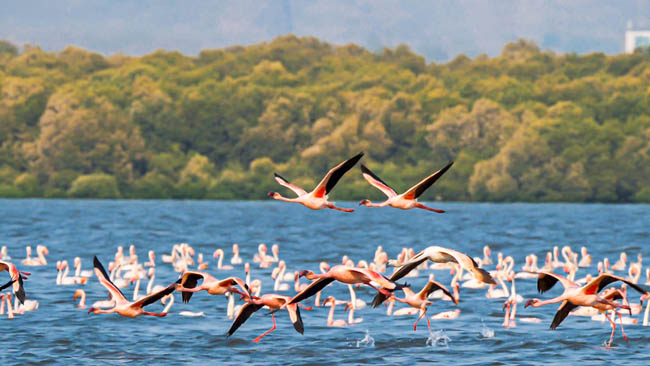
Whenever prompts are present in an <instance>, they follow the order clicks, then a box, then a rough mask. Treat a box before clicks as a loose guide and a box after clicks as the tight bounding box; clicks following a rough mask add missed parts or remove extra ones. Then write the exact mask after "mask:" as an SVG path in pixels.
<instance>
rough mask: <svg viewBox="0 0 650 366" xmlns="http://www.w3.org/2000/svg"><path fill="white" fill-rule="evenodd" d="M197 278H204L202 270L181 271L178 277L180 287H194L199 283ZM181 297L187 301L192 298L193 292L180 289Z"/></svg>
mask: <svg viewBox="0 0 650 366" xmlns="http://www.w3.org/2000/svg"><path fill="white" fill-rule="evenodd" d="M199 280H205V274H204V273H202V272H195V271H187V272H185V273H183V276H181V278H180V281H181V282H180V284H181V286H182V287H185V288H195V287H196V285H197V284H198V283H199ZM181 292H182V294H181V297H182V298H183V302H189V301H190V299H191V298H192V294H193V292H186V291H181Z"/></svg>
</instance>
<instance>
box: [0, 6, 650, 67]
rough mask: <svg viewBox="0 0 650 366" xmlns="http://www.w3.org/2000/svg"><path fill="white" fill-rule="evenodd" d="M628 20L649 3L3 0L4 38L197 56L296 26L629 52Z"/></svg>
mask: <svg viewBox="0 0 650 366" xmlns="http://www.w3.org/2000/svg"><path fill="white" fill-rule="evenodd" d="M628 21H632V23H633V24H635V25H637V26H646V27H648V28H650V1H646V0H617V1H611V0H572V1H560V0H548V1H518V0H498V1H495V0H472V1H456V0H442V1H417V2H416V1H413V2H411V1H406V2H404V1H388V0H359V1H349V0H309V1H307V0H266V1H264V0H239V1H212V0H211V1H171V0H143V1H116V0H96V1H79V0H61V1H48V0H24V1H2V2H0V39H6V40H9V41H11V42H13V43H15V44H18V45H23V44H25V43H32V44H38V45H39V46H40V47H42V48H43V49H44V50H49V51H59V50H62V49H63V48H65V46H67V45H76V46H79V47H82V48H85V49H88V50H92V51H96V52H100V53H102V54H105V55H109V54H114V53H119V52H122V53H125V54H130V55H143V54H148V53H150V52H152V51H154V50H156V49H161V48H163V49H167V50H178V51H180V52H182V53H184V54H188V55H196V54H197V53H198V52H199V51H200V50H201V49H208V48H223V47H228V46H232V45H249V44H254V43H258V42H262V41H269V40H272V39H273V38H275V37H277V36H279V35H283V34H287V33H294V34H296V35H298V36H304V35H309V36H315V37H317V38H319V39H321V40H323V41H328V42H332V43H334V44H347V43H350V42H354V43H357V44H359V45H361V46H364V47H366V48H368V49H370V50H377V49H380V48H381V47H383V46H388V47H395V46H396V45H398V44H400V43H406V44H409V45H410V47H411V48H412V49H413V50H414V51H415V52H417V53H419V54H422V55H424V56H425V57H426V58H427V59H428V60H436V61H446V60H450V59H452V58H453V57H455V56H456V55H458V54H459V53H465V54H467V55H468V56H470V57H474V56H477V55H479V54H481V53H486V54H488V55H490V56H495V55H498V54H499V52H500V51H501V49H502V47H503V45H504V44H505V43H507V42H510V41H514V40H516V39H518V38H526V39H531V40H534V41H535V42H536V43H537V44H539V45H540V47H541V48H542V49H551V50H553V51H555V52H558V53H566V52H577V53H579V54H583V53H589V52H597V51H600V52H605V53H607V54H618V53H621V52H622V50H623V37H624V32H625V29H626V26H627V23H628Z"/></svg>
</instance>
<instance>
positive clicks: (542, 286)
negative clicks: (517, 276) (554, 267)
mask: <svg viewBox="0 0 650 366" xmlns="http://www.w3.org/2000/svg"><path fill="white" fill-rule="evenodd" d="M531 273H537V274H538V277H537V291H539V293H540V294H543V293H544V292H546V291H548V290H550V289H551V288H553V286H555V284H556V283H557V282H558V281H560V283H562V286H564V288H568V287H577V285H576V284H575V283H574V282H573V281H571V280H569V279H568V278H566V277H564V276H560V275H559V274H557V273H553V272H546V271H541V272H531Z"/></svg>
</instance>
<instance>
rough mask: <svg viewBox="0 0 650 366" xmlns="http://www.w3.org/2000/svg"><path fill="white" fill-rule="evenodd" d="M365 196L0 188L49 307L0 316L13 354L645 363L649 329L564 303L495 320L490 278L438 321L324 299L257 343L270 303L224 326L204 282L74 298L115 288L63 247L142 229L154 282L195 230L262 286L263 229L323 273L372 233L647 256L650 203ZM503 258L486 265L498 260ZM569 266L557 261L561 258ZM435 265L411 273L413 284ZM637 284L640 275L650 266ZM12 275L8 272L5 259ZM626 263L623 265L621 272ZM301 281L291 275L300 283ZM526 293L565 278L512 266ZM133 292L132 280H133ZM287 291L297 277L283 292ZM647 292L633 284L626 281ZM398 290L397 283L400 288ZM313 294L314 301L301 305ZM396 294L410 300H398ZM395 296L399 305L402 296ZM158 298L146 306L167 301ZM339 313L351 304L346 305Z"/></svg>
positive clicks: (268, 285) (195, 241) (501, 248)
mask: <svg viewBox="0 0 650 366" xmlns="http://www.w3.org/2000/svg"><path fill="white" fill-rule="evenodd" d="M339 205H340V206H343V207H355V208H356V209H357V211H356V212H354V213H349V214H348V213H343V212H338V211H333V210H327V211H312V210H309V209H306V208H304V207H302V206H299V205H296V204H290V203H284V202H276V201H265V202H239V201H234V202H214V201H119V200H107V201H100V200H98V201H95V200H88V201H86V200H0V214H1V219H0V233H1V234H0V245H6V246H7V247H8V249H9V255H10V256H12V257H13V259H12V260H11V261H12V262H14V263H16V264H17V265H18V266H19V268H20V269H22V270H25V271H29V272H32V275H31V276H30V278H29V280H28V281H26V282H25V290H26V292H27V298H28V299H33V300H37V301H39V303H40V306H39V309H38V310H36V311H34V312H29V313H26V314H25V315H18V316H16V318H14V319H12V320H9V319H7V318H6V316H1V317H0V329H1V331H2V333H3V334H4V336H3V341H2V345H3V346H4V347H3V348H4V350H3V352H0V362H1V363H2V364H3V365H4V364H35V363H39V364H66V365H70V364H81V365H86V364H88V365H91V364H92V365H94V364H97V362H98V360H99V361H100V362H101V364H126V363H130V362H134V363H136V364H143V363H145V362H154V364H166V365H189V364H208V363H209V364H232V365H242V364H245V363H249V364H256V365H262V364H264V365H267V364H291V365H331V364H336V363H346V364H366V363H372V364H398V363H400V364H424V363H426V362H429V361H436V362H440V363H452V364H458V365H465V364H467V365H478V364H496V365H498V364H508V365H510V364H540V365H541V364H544V365H560V364H577V363H581V364H603V363H604V362H616V363H617V364H623V363H625V364H626V365H634V364H639V365H647V364H648V356H647V355H648V353H649V352H650V342H649V341H650V328H644V327H642V326H641V325H626V326H625V331H626V334H627V335H628V337H629V338H630V342H629V343H628V342H625V341H624V340H623V338H622V336H621V333H620V329H618V328H617V330H616V334H615V336H614V343H613V345H612V347H609V348H608V347H604V346H603V344H604V343H605V342H606V341H607V340H608V338H609V334H610V331H611V328H610V326H609V324H608V323H607V322H604V323H601V322H595V321H592V320H590V319H589V318H586V317H574V316H569V317H568V318H567V319H566V320H565V321H564V322H563V323H562V324H561V325H560V327H559V328H558V329H557V330H554V331H552V330H549V325H550V323H551V320H552V319H553V315H554V313H555V311H556V308H557V306H556V305H550V306H546V307H542V308H537V309H532V308H528V309H524V306H523V303H522V304H520V306H519V308H518V311H517V315H518V316H535V317H539V318H541V319H542V323H540V324H534V323H522V322H518V323H517V327H516V328H511V329H505V328H503V327H502V326H501V323H502V322H503V312H502V310H501V308H502V305H503V302H504V300H505V299H488V298H486V296H485V290H481V289H465V288H463V289H461V296H460V303H459V305H458V306H457V307H456V306H455V305H453V303H450V302H447V301H441V300H435V303H434V304H433V305H432V306H430V307H429V315H432V314H435V313H437V312H440V311H447V310H453V309H456V308H458V309H460V310H461V314H460V316H459V317H458V319H456V320H435V321H434V320H432V322H431V325H432V333H431V334H430V333H429V332H428V330H427V325H426V321H425V320H422V321H421V322H420V323H419V326H418V330H417V331H415V332H414V331H413V322H414V321H415V317H414V316H402V317H388V316H387V315H386V314H385V313H386V308H385V307H384V306H382V307H381V308H377V309H371V308H370V307H366V308H364V309H360V310H357V312H356V313H355V315H356V316H357V317H360V318H363V322H361V323H360V324H355V325H353V326H350V327H346V328H328V327H327V326H326V319H327V315H328V312H329V307H326V308H324V307H320V308H314V309H313V310H312V311H303V312H302V317H303V321H304V325H305V334H304V335H300V334H298V333H296V332H295V330H294V329H293V327H292V326H291V323H290V321H289V318H288V315H287V313H286V312H285V311H284V310H283V311H279V312H278V313H277V315H278V316H276V320H277V330H276V331H274V332H272V333H271V334H269V335H268V336H266V337H264V339H263V340H262V342H261V343H259V344H256V343H252V342H251V340H252V339H253V338H255V337H256V336H258V335H259V334H261V333H262V332H264V331H265V330H267V329H269V328H270V327H271V325H272V323H271V317H270V316H269V315H268V311H266V310H260V311H259V312H257V313H255V314H254V315H253V316H252V317H251V319H249V320H248V322H246V323H245V324H244V325H243V326H242V327H241V328H240V329H239V330H238V331H237V332H236V333H235V334H234V335H233V336H232V337H230V338H226V337H225V333H226V331H227V330H228V328H229V327H230V324H231V322H232V321H231V320H229V319H227V317H226V314H225V309H226V305H227V300H226V298H225V297H222V296H221V297H216V296H210V295H208V294H206V293H205V292H202V293H198V294H195V295H194V297H193V298H192V301H191V302H190V303H189V304H182V303H181V301H180V295H178V294H176V303H175V304H174V306H173V307H172V308H171V310H170V314H169V315H168V316H167V317H164V318H154V317H139V318H135V319H127V318H123V317H120V316H118V315H116V314H108V315H104V314H96V315H95V314H92V315H89V314H88V313H87V310H78V309H76V308H75V304H74V302H73V299H72V296H73V294H74V292H75V289H77V288H83V289H84V290H85V291H86V293H87V294H88V299H87V303H89V304H92V302H94V301H96V300H103V299H105V298H106V297H107V292H106V290H105V289H104V288H103V286H101V285H100V284H99V282H98V281H97V278H96V277H92V278H90V280H89V282H88V284H86V285H83V286H75V285H73V286H56V285H55V279H56V275H57V271H56V261H57V260H61V259H66V260H67V261H68V262H69V263H70V264H72V260H73V258H74V257H76V256H79V257H81V259H82V261H83V267H84V269H91V265H92V258H93V256H94V255H97V256H98V258H99V259H100V260H101V261H102V262H103V263H104V265H105V266H108V262H109V261H111V260H112V259H113V257H114V254H115V250H116V247H117V246H118V245H122V246H124V247H125V251H127V250H128V246H129V245H130V244H134V245H135V246H136V248H137V253H138V255H139V258H140V259H141V261H144V260H146V254H147V251H148V250H150V249H152V250H154V251H155V252H156V254H157V258H156V260H157V269H158V270H157V271H156V284H160V285H167V284H169V283H171V282H172V281H174V280H176V279H177V278H178V273H176V272H174V271H173V269H172V267H171V266H170V265H169V264H165V263H162V262H161V260H160V258H161V256H162V254H165V253H167V254H168V253H169V252H170V251H171V247H172V245H173V244H176V243H181V242H187V243H189V244H191V245H192V246H193V247H194V249H195V250H196V251H197V253H198V252H201V253H204V255H205V256H206V259H207V260H208V261H209V262H210V267H209V268H208V269H207V271H208V272H210V273H212V274H214V275H215V276H216V277H218V278H223V277H226V276H229V275H236V276H239V277H242V278H243V277H244V270H243V265H239V266H235V268H234V269H233V270H230V271H217V270H216V269H215V268H216V267H215V260H214V259H213V258H212V252H213V251H214V250H215V249H216V248H223V249H224V250H225V251H226V254H227V255H226V257H227V259H228V260H229V259H230V257H231V253H232V249H231V248H232V244H233V243H239V246H240V249H241V256H242V257H243V259H244V261H250V262H251V267H252V277H253V278H254V279H255V278H258V279H261V280H262V283H263V287H262V293H268V292H273V291H272V286H273V281H272V280H271V277H270V272H271V268H268V269H260V268H258V267H257V266H256V265H255V264H254V263H252V257H253V255H254V253H255V252H256V251H257V246H258V244H259V243H266V244H267V245H268V246H269V247H270V245H271V244H273V243H277V244H279V245H280V258H281V259H284V260H285V261H286V263H287V267H288V268H289V269H290V270H291V271H294V270H298V271H300V270H302V269H311V270H314V271H315V272H318V264H319V262H320V261H327V262H328V263H330V264H337V263H340V261H341V257H342V256H343V255H344V254H347V255H348V256H349V257H350V258H351V259H353V260H354V261H355V262H356V261H358V260H361V259H365V260H367V261H371V260H372V258H373V255H374V252H375V249H376V247H377V245H382V246H383V248H384V250H386V251H387V252H388V254H389V255H390V257H391V258H394V257H395V256H396V255H397V254H398V253H399V251H400V250H401V248H402V247H413V248H414V249H415V250H416V251H419V250H421V249H423V248H425V247H427V246H429V245H440V246H445V247H450V248H455V249H457V250H460V251H462V252H465V253H467V254H469V255H470V256H482V247H483V245H486V244H487V245H490V246H491V248H492V251H493V255H492V258H493V259H496V253H497V252H503V254H504V255H511V256H513V257H514V258H515V261H516V265H515V269H516V270H517V271H519V270H520V269H521V266H522V265H523V264H524V257H525V256H526V255H527V254H529V253H536V254H537V255H538V256H539V257H540V266H541V264H542V262H543V258H544V255H545V253H546V251H549V250H551V249H552V247H553V246H555V245H558V246H560V247H562V246H564V245H570V246H571V247H572V248H573V249H574V250H576V251H579V249H580V246H582V245H586V246H588V248H589V251H590V253H591V255H592V257H593V258H594V263H593V265H592V266H591V267H590V268H589V269H581V270H580V271H579V272H578V274H577V277H583V276H584V275H585V274H586V273H591V274H596V273H597V270H596V262H597V261H599V260H601V259H602V258H603V257H608V258H609V259H610V261H611V262H612V263H613V262H614V261H616V259H618V256H619V253H620V252H621V251H626V252H627V254H628V256H629V258H630V260H636V256H637V254H638V253H642V254H643V256H644V259H645V261H646V263H650V205H609V204H523V203H514V204H488V203H450V202H436V203H431V204H430V205H431V206H433V207H435V208H440V209H444V210H447V212H446V213H444V214H435V213H432V212H427V211H424V210H411V211H401V210H397V209H392V208H367V207H358V206H357V203H354V202H339ZM38 244H44V245H46V246H47V247H48V248H49V251H50V255H49V256H48V264H47V265H46V266H42V267H25V266H21V265H20V259H22V258H24V257H25V246H26V245H31V246H32V247H33V248H34V249H35V247H36V245H38ZM493 268H494V265H492V266H488V269H493ZM559 271H560V269H558V270H557V271H556V272H558V273H559ZM428 273H430V271H423V272H421V275H420V276H419V277H418V278H408V279H407V282H409V283H411V284H412V285H413V288H414V289H415V290H419V289H420V288H421V287H422V286H423V285H424V284H425V283H426V281H427V277H428ZM433 273H435V275H436V279H437V280H438V281H441V282H442V283H444V284H445V285H447V286H448V285H449V281H450V279H451V276H450V274H449V271H434V272H433ZM643 274H644V275H643V276H642V277H641V281H640V282H641V283H643V282H645V269H644V271H643ZM0 275H1V277H0V280H1V282H3V283H4V282H5V281H6V280H7V275H6V272H3V273H1V274H0ZM625 276H627V271H626V272H625ZM291 288H292V289H293V285H292V284H291ZM517 289H518V293H520V294H521V295H522V296H524V298H526V299H528V298H532V297H537V298H540V299H548V298H551V297H555V296H557V295H559V294H560V293H561V285H559V284H558V285H557V286H556V288H553V289H552V290H551V291H549V292H548V293H545V294H541V295H540V294H537V291H536V285H535V280H523V279H522V280H517ZM123 291H124V292H125V294H127V296H129V295H130V294H131V292H132V288H129V289H125V290H123ZM286 294H287V295H291V294H293V291H289V292H286ZM629 294H630V301H631V302H637V303H638V298H639V296H638V294H636V293H633V292H629ZM324 295H325V296H329V295H332V296H335V297H337V298H341V299H347V298H349V295H348V289H347V286H345V285H343V284H340V283H334V284H332V285H330V286H329V287H327V288H326V289H325V290H324ZM357 296H359V297H360V298H362V299H364V300H365V301H367V302H368V303H369V302H370V301H371V299H372V297H373V296H374V290H372V289H370V288H368V287H362V288H360V289H358V291H357ZM399 296H402V294H401V292H400V294H399ZM311 304H312V301H311V300H308V301H307V305H311ZM398 306H403V305H402V304H399V305H398ZM398 306H396V307H398ZM161 309H162V305H160V304H153V305H151V306H149V307H147V310H149V311H160V310H161ZM182 310H188V311H196V312H198V311H203V312H204V313H205V317H195V318H190V317H182V316H179V315H178V312H180V311H182ZM335 318H337V319H347V314H346V313H345V312H344V311H343V306H338V307H337V311H336V313H335Z"/></svg>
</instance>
